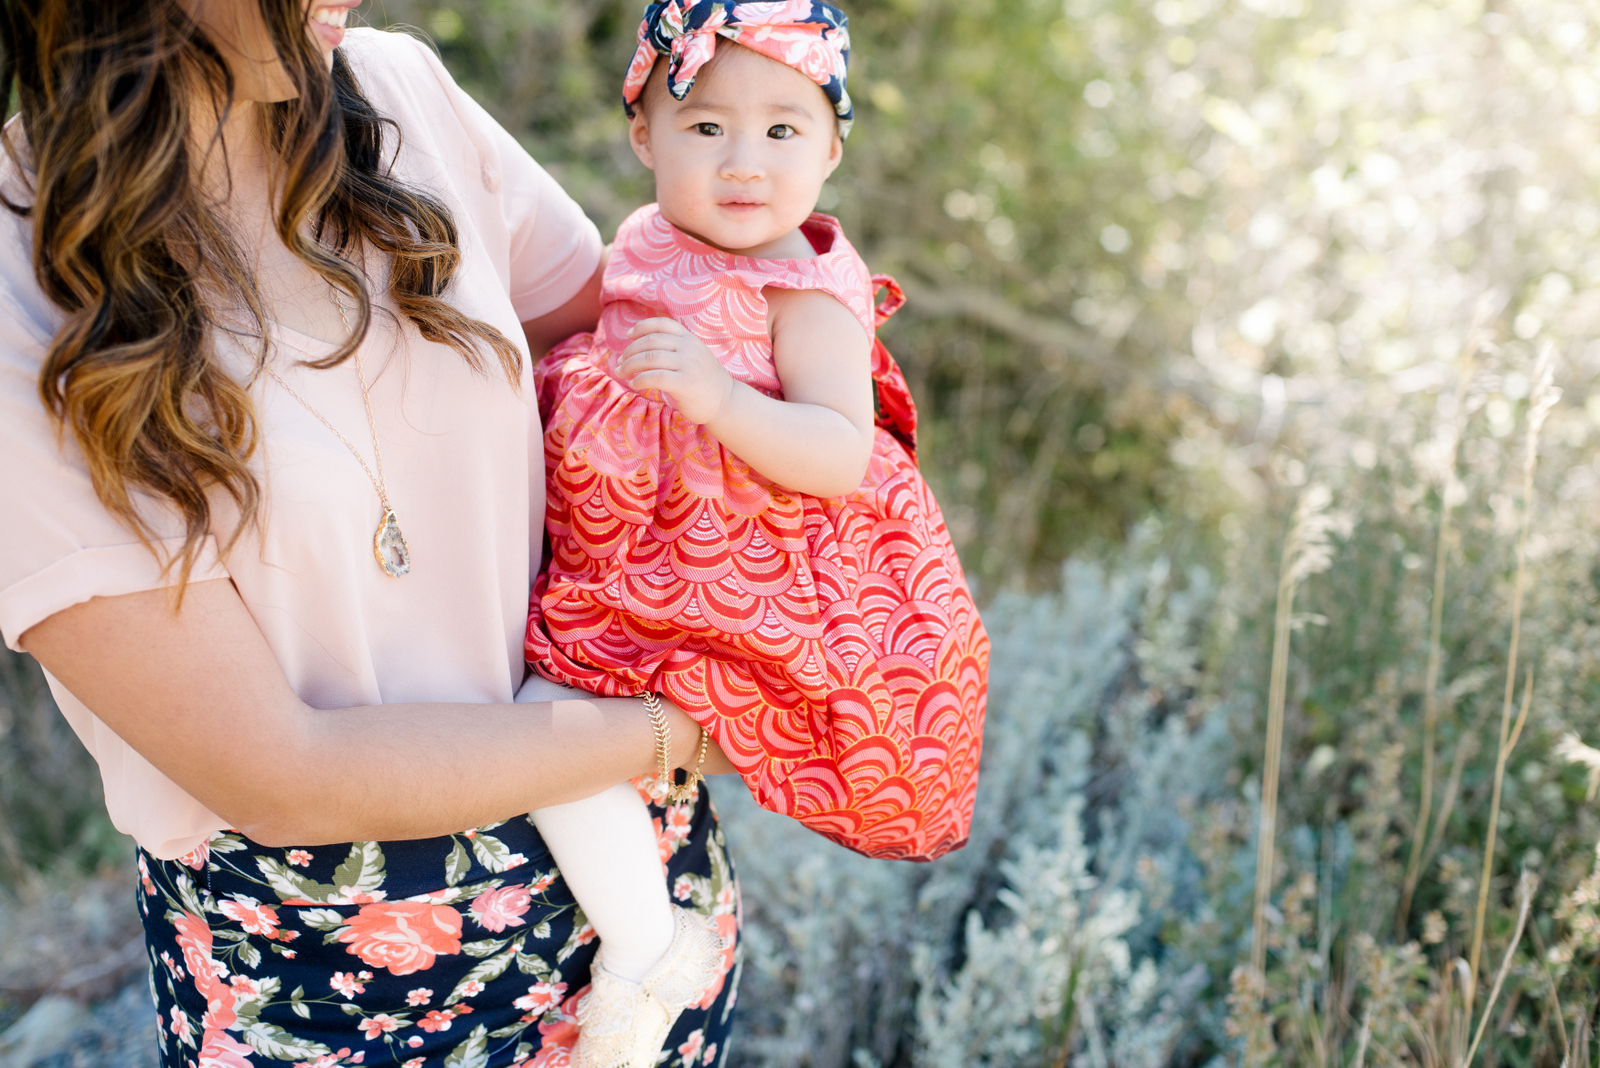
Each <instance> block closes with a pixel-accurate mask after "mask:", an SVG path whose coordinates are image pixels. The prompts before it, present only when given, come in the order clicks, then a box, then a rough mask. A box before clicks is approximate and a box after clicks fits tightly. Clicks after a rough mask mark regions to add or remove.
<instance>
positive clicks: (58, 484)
mask: <svg viewBox="0 0 1600 1068" xmlns="http://www.w3.org/2000/svg"><path fill="white" fill-rule="evenodd" d="M344 47H345V52H346V55H348V56H349V58H350V62H351V65H352V67H353V68H354V69H355V71H356V73H357V76H358V78H359V79H360V81H361V84H362V87H363V89H364V90H365V92H366V94H367V95H368V97H369V99H370V100H371V101H372V103H373V104H374V105H375V106H376V107H377V108H378V110H379V111H380V112H381V113H383V114H384V115H386V116H388V117H389V118H392V119H394V120H395V121H396V123H397V124H398V126H399V131H398V132H399V137H398V138H397V137H396V135H395V131H394V130H390V131H389V134H388V138H387V141H386V147H388V148H389V149H390V150H391V151H393V150H394V148H395V144H396V141H397V140H398V141H399V142H400V145H399V149H398V156H397V157H396V159H395V164H394V167H395V171H396V172H397V174H398V175H399V176H400V177H401V178H403V179H404V180H405V181H407V182H409V183H411V184H412V185H414V186H418V187H421V188H424V189H426V190H428V191H430V192H432V193H433V194H434V195H436V196H438V197H439V198H440V199H442V200H443V201H444V202H445V203H447V204H448V205H449V207H450V208H451V210H452V211H453V212H454V214H455V219H456V223H457V225H458V227H459V229H460V242H461V252H462V262H461V267H460V270H459V272H458V274H457V276H456V278H455V281H454V284H453V286H452V287H451V289H450V290H449V291H448V293H447V297H448V299H450V300H451V301H452V302H453V303H454V304H455V305H456V306H457V307H458V308H460V309H461V310H462V311H463V312H465V313H466V314H468V315H471V316H473V317H476V318H478V319H482V320H484V321H486V322H488V323H491V324H492V325H494V326H495V327H497V328H498V329H499V330H500V331H501V332H502V333H504V334H505V335H506V337H508V338H510V339H511V340H512V341H513V342H514V343H515V344H516V345H517V347H518V348H519V349H522V350H524V367H523V385H522V389H521V391H520V392H519V391H517V390H514V389H512V387H511V386H510V384H509V383H508V382H507V381H506V379H505V376H504V375H503V374H502V373H500V372H499V370H498V368H497V367H495V366H494V360H493V356H492V354H490V355H489V363H488V365H487V366H486V369H485V371H484V372H474V371H473V370H471V369H470V368H469V367H468V366H467V364H466V362H465V361H464V360H463V359H462V358H461V356H460V355H458V354H457V353H456V352H455V351H453V350H451V349H449V348H447V347H444V346H441V345H436V344H433V343H431V342H428V341H426V340H424V339H423V338H422V337H421V335H420V334H419V333H418V332H417V330H416V328H415V327H413V326H411V325H410V324H409V323H404V324H403V326H402V325H397V322H398V320H397V319H396V318H395V317H394V316H392V315H385V314H384V308H383V303H384V302H383V301H382V300H381V299H380V300H379V301H378V305H379V309H378V312H377V314H375V316H374V320H373V332H372V335H371V336H370V338H369V340H368V341H367V342H366V344H365V345H364V347H363V349H362V360H363V364H364V366H365V368H366V372H367V376H368V380H369V383H370V385H371V387H372V403H373V410H374V417H375V421H376V424H377V431H378V436H379V439H380V440H381V442H382V446H383V470H384V475H385V478H386V481H387V485H388V492H389V498H390V502H391V504H392V505H393V507H394V509H395V512H396V514H397V515H398V517H399V520H400V524H401V527H402V529H403V530H404V532H405V536H406V539H407V541H408V542H409V543H410V548H411V555H412V560H413V567H412V571H411V574H409V575H407V576H405V577H403V578H390V577H388V576H387V575H385V574H384V573H383V571H382V570H380V568H379V566H378V564H377V562H376V560H375V559H374V557H373V550H372V538H373V531H374V529H375V527H376V526H377V524H378V520H379V518H380V514H381V511H380V508H379V504H378V498H377V494H376V493H375V492H374V490H373V488H372V484H371V483H370V482H369V481H368V479H367V476H366V475H365V474H364V473H363V472H362V470H361V467H360V465H359V464H357V462H356V460H355V459H354V457H352V456H351V455H350V453H349V451H348V450H347V449H346V448H345V446H344V445H342V444H341V443H340V442H339V440H338V439H337V438H336V437H335V436H334V435H333V434H331V433H329V431H328V429H327V428H326V427H325V426H324V425H323V424H322V423H321V422H319V421H318V420H317V419H316V418H315V417H314V416H312V415H311V414H310V413H309V412H307V411H306V409H305V408H303V407H302V406H301V405H300V404H299V403H298V402H297V401H295V400H294V398H292V397H290V396H289V395H287V394H286V393H285V392H284V390H283V388H282V387H281V386H279V385H278V384H277V383H276V382H274V381H273V380H272V378H271V377H269V376H267V375H260V376H257V377H256V379H255V381H254V382H253V383H252V385H251V391H252V393H253V395H254V397H255V401H256V404H257V407H258V411H259V417H260V430H261V435H262V448H261V450H260V452H259V453H258V455H257V457H256V460H255V463H256V468H257V472H258V475H259V477H260V479H261V481H262V484H263V487H264V489H265V494H266V496H265V500H266V504H265V508H264V511H263V513H262V521H261V523H260V524H259V529H258V530H252V531H250V532H247V533H246V534H245V535H244V536H243V537H242V538H241V539H240V540H239V541H238V542H237V543H236V544H235V546H234V548H233V549H232V550H231V551H230V552H229V553H228V554H227V556H226V557H225V558H219V557H218V549H217V545H218V541H217V539H216V538H215V537H213V538H211V539H208V541H207V543H206V546H205V551H204V553H203V555H202V558H201V560H200V563H199V566H198V567H197V568H196V569H195V572H194V576H193V577H194V580H195V581H203V580H207V579H220V578H229V579H232V581H233V583H234V585H235V586H236V587H237V588H238V590H239V594H240V596H241V597H242V598H243V599H244V602H245V604H246V605H247V606H248V608H249V610H250V612H251V614H252V615H253V616H254V617H255V619H256V622H257V623H259V624H260V626H261V630H262V633H263V634H265V635H266V638H267V641H268V642H269V643H270V645H271V647H272V649H273V651H274V652H275V653H276V654H277V657H278V660H279V662H280V663H281V664H282V666H283V670H284V673H285V674H286V675H287V676H288V679H289V682H290V684H291V685H292V686H293V687H294V689H295V690H296V692H297V693H299V695H300V697H301V698H302V699H303V700H305V701H306V702H307V703H308V704H310V705H312V706H313V707H316V708H330V709H331V708H342V707H349V706H353V705H372V704H379V703H388V702H399V701H442V702H468V703H470V702H507V701H510V700H511V698H512V694H513V692H514V690H515V688H516V687H517V685H518V684H519V683H520V682H521V681H522V678H523V673H524V672H523V661H522V630H523V624H524V622H525V620H526V613H527V600H528V587H529V579H530V575H532V574H533V573H534V572H536V571H537V570H538V564H539V552H540V547H541V541H542V537H541V535H542V530H543V520H544V481H543V478H542V477H541V474H542V468H541V466H540V459H539V457H540V452H539V450H540V427H539V417H538V412H537V410H536V408H535V405H534V395H533V390H532V389H531V387H530V385H529V382H528V368H527V358H526V352H525V344H524V341H523V338H522V332H521V329H520V327H519V325H518V324H519V323H520V322H521V321H523V320H526V319H530V318H533V317H535V316H538V315H541V314H544V313H545V312H548V311H552V310H554V309H555V308H558V307H560V306H561V305H562V304H564V303H566V301H567V300H569V299H570V298H571V297H573V296H574V295H575V294H576V293H577V292H578V291H579V290H580V289H581V288H582V287H583V285H584V283H585V282H586V281H587V280H588V279H589V278H590V277H591V275H593V273H594V270H595V268H596V266H597V265H598V263H599V257H600V237H599V234H598V232H597V231H596V229H595V227H594V225H593V224H592V223H590V222H589V221H588V220H587V219H586V218H585V217H584V215H583V212H582V211H581V210H580V209H579V207H578V206H577V204H575V203H574V202H573V200H572V199H571V198H570V197H568V196H567V195H566V193H564V192H563V191H562V190H561V188H560V187H559V186H558V185H557V184H556V183H555V181H554V180H553V179H552V178H551V177H550V176H549V175H548V174H546V173H545V171H544V170H543V169H542V168H540V166H539V165H538V164H537V163H535V162H534V161H533V160H532V159H531V158H530V157H529V156H528V154H527V153H526V152H524V151H523V150H522V149H521V148H520V147H519V146H518V145H517V143H516V141H515V140H513V139H512V137H511V136H510V135H509V134H507V133H506V132H505V131H504V130H503V129H502V128H501V127H500V126H499V125H497V124H496V123H495V122H494V120H493V119H491V118H490V117H489V116H488V114H487V113H485V112H484V111H483V109H482V108H480V107H479V106H478V105H477V104H475V103H474V102H473V101H472V100H471V99H470V98H469V97H467V95H466V94H465V93H463V92H462V91H461V90H460V89H459V88H458V87H457V86H456V85H455V84H454V83H453V82H452V81H451V79H450V76H449V75H448V74H447V73H446V72H445V70H444V68H443V67H442V66H441V65H440V64H439V61H438V60H437V59H436V58H435V57H434V56H433V54H432V53H431V52H430V51H429V50H428V49H427V48H426V47H425V46H424V45H422V44H421V43H419V42H417V41H415V40H413V39H412V38H409V37H405V36H402V35H399V34H389V33H380V32H377V31H373V30H353V31H351V32H350V34H349V35H348V38H347V42H346V44H345V46H344ZM0 185H3V188H4V190H5V192H6V193H7V195H8V196H9V198H10V199H12V200H13V201H17V200H19V199H20V200H21V201H22V202H24V203H25V202H26V201H27V198H28V197H27V191H26V185H25V182H24V180H23V176H22V175H21V174H19V172H18V170H17V169H16V167H15V166H14V165H11V164H9V163H7V164H5V166H4V170H3V172H0ZM31 242H32V236H31V228H30V223H29V222H28V220H26V219H22V218H17V217H15V216H13V215H11V214H10V213H8V212H3V211H0V634H3V635H4V638H5V642H6V644H7V645H8V646H10V647H11V648H13V649H16V648H19V642H20V640H21V637H22V635H23V634H24V633H25V632H26V631H27V630H28V628H30V627H32V626H33V625H34V624H36V623H38V622H40V621H41V620H43V619H45V618H47V617H49V616H51V615H53V614H54V613H56V612H59V611H61V610H62V609H65V608H68V607H70V606H72V605H74V604H78V603H80V602H82V601H86V600H88V599H89V598H91V597H109V596H116V595H119V594H127V593H135V592H139V591H143V590H151V589H156V588H161V587H164V586H168V585H170V584H171V583H172V581H173V576H172V575H170V574H167V575H163V573H162V567H161V565H160V563H159V562H158V561H157V559H156V558H155V556H153V555H152V554H151V552H150V551H149V550H147V549H146V548H144V547H143V546H142V545H140V544H139V542H138V540H137V539H136V538H135V537H134V536H133V535H132V534H131V533H130V532H129V531H128V529H127V528H126V527H124V526H122V525H120V524H119V523H118V522H117V521H116V520H115V519H113V518H112V517H111V516H110V515H109V514H108V513H107V512H106V511H105V509H104V508H103V507H102V506H101V505H100V503H99V500H98V499H97V498H96V496H95V493H94V490H93V488H92V486H91V485H90V481H89V476H88V473H87V471H86V469H85V466H84V463H83V459H82V457H81V455H80V454H79V452H78V450H77V449H76V447H75V446H74V445H73V444H72V442H71V438H70V436H68V438H67V440H66V441H65V442H64V443H63V442H61V441H59V439H58V437H57V433H56V428H55V426H54V425H53V424H52V422H51V420H50V419H49V417H48V416H47V414H46V412H45V410H44V408H43V406H42V404H41V402H40V400H39V369H40V366H41V363H42V361H43V359H44V354H45V350H46V348H47V346H48V345H49V343H50V341H51V338H52V337H53V336H54V334H55V332H56V330H57V328H58V326H59V325H60V323H61V321H62V316H61V313H60V311H59V309H57V308H56V307H55V306H54V305H52V304H51V303H50V302H49V301H48V300H47V299H45V297H44V296H43V294H42V293H41V292H40V290H39V288H38V286H37V284H36V283H35V280H34V273H33V267H32V263H31ZM380 270H381V268H380ZM374 288H375V289H381V285H380V286H375V287H374ZM271 334H272V340H273V345H272V348H271V355H270V356H269V361H270V365H271V367H272V368H273V369H274V370H275V371H277V373H278V374H279V375H280V376H282V377H283V379H284V380H285V381H287V382H288V383H289V384H290V385H291V386H293V388H294V389H295V390H296V391H297V392H299V393H300V394H301V395H302V396H303V397H305V398H306V399H307V400H308V401H310V402H311V404H312V405H314V406H315V407H316V408H317V409H318V410H319V411H320V412H321V413H322V414H323V415H324V416H326V417H327V419H328V420H329V421H330V422H332V424H333V425H334V426H336V427H338V428H339V430H340V431H341V432H342V433H343V434H344V436H345V437H346V438H348V439H349V440H350V441H351V442H352V443H353V444H354V445H355V446H356V448H358V449H359V450H361V452H362V455H363V456H365V457H366V459H367V461H368V463H369V464H370V463H371V462H372V456H371V452H372V437H371V433H370V431H369V430H368V426H367V419H366V415H365V413H364V411H363V408H362V402H361V391H360V387H359V386H358V384H357V379H356V368H355V364H354V362H353V361H346V362H345V363H343V364H341V365H339V366H338V367H335V368H333V369H331V370H326V371H315V370H311V369H309V368H307V367H305V366H303V365H302V363H301V361H304V360H306V359H308V358H312V357H317V356H320V355H323V354H324V353H326V352H328V351H330V350H331V346H329V345H327V344H325V343H323V342H321V341H317V340H315V339H312V338H308V337H305V336H303V335H300V334H296V333H293V332H292V331H289V330H286V329H282V328H273V329H272V331H271ZM218 358H219V359H221V360H222V361H223V363H224V365H225V366H226V367H228V368H229V370H230V371H231V372H232V373H234V374H235V375H236V377H238V378H239V379H240V380H241V381H243V380H248V379H249V377H250V368H251V360H252V359H253V353H252V351H251V347H250V346H248V345H241V346H238V347H231V346H230V347H227V348H224V349H223V350H222V351H221V352H220V353H219V354H218ZM222 512H223V514H222V516H221V518H219V520H218V522H217V523H216V524H215V529H216V530H217V531H221V532H224V533H225V532H226V531H227V530H229V529H231V526H232V524H231V522H230V516H229V515H228V514H227V509H226V508H223V509H222ZM147 514H148V515H149V516H150V517H151V518H152V521H153V522H154V524H155V525H156V527H157V528H158V530H159V531H160V532H161V534H162V535H163V536H164V537H170V538H171V539H172V540H169V541H166V542H165V543H164V544H165V547H166V548H168V549H171V548H172V547H174V546H178V545H181V544H182V538H181V533H182V527H181V525H180V524H178V523H177V522H175V521H174V520H173V519H172V517H171V516H170V515H168V514H167V513H165V512H164V511H163V510H162V509H161V508H159V507H157V506H156V505H154V504H150V505H149V506H148V508H147ZM530 531H531V532H533V536H532V537H530ZM129 637H130V636H127V635H121V636H117V640H120V641H126V640H128V639H129ZM134 640H136V638H135V639H134ZM88 652H89V653H91V654H92V652H93V651H92V650H89V651H88ZM218 670H219V671H222V670H226V666H225V665H220V664H219V665H218ZM50 685H51V690H52V692H53V693H54V694H55V697H56V700H57V702H58V703H59V704H60V706H61V710H62V711H63V712H64V713H65V714H66V717H67V719H68V721H69V722H70V723H71V724H72V727H73V729H74V730H76V731H77V733H78V736H79V737H80V738H82V739H83V742H84V744H85V745H86V746H88V748H89V751H90V752H91V753H93V754H94V756H95V759H96V760H97V761H99V764H100V771H101V775H102V778H103V779H104V781H105V792H106V804H107V807H108V808H109V810H110V812H111V817H112V820H113V821H114V822H115V823H116V825H117V827H118V828H120V829H121V830H122V831H124V832H126V833H127V834H130V835H132V836H133V837H134V838H135V839H136V840H137V841H138V842H139V843H140V844H141V845H143V846H144V847H145V848H147V849H148V850H150V851H151V852H152V853H153V854H155V855H156V856H158V857H162V858H172V857H177V856H181V855H182V854H184V853H186V852H188V851H189V850H190V849H192V848H193V847H194V846H195V845H197V844H198V843H199V842H201V841H203V840H204V839H205V837H206V836H207V835H208V834H210V833H211V832H213V831H215V830H219V829H221V828H223V826H224V823H223V821H222V820H220V819H219V818H218V817H217V816H215V815H213V814H212V813H211V812H209V811H207V810H206V808H205V807H204V806H203V805H201V804H200V803H199V802H198V801H196V800H195V799H194V798H192V797H190V796H189V795H188V794H186V793H185V792H184V791H183V790H182V789H180V788H179V787H178V786H177V784H175V783H174V782H173V781H172V780H171V779H169V778H168V777H167V776H165V775H163V774H162V773H161V772H160V771H158V770H156V768H155V767H153V766H152V765H151V764H150V763H149V761H147V760H145V759H144V757H142V756H141V755H140V754H138V753H136V752H135V751H134V750H133V749H132V748H130V747H129V746H128V745H127V744H126V743H125V742H123V741H122V739H121V738H119V737H118V736H117V735H116V734H114V733H113V732H112V731H111V730H110V729H109V728H107V727H106V726H105V724H104V723H102V722H101V721H100V720H99V719H98V718H97V717H96V716H95V715H94V714H93V713H92V712H90V711H89V709H87V708H85V707H84V705H83V704H82V703H81V702H79V701H78V700H76V699H75V698H74V697H73V696H72V694H70V693H68V692H67V691H66V690H65V689H64V688H63V687H62V686H61V685H60V683H59V682H57V681H56V680H55V679H51V680H50Z"/></svg>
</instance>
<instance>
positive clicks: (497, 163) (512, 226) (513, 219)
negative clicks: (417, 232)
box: [345, 30, 601, 321]
mask: <svg viewBox="0 0 1600 1068" xmlns="http://www.w3.org/2000/svg"><path fill="white" fill-rule="evenodd" d="M347 42H348V43H347V44H346V45H345V48H346V51H347V54H348V55H349V56H350V58H351V61H352V66H353V67H354V69H355V70H356V72H357V75H358V77H359V78H360V79H361V84H362V87H363V90H364V91H366V92H367V94H368V96H369V97H370V98H371V99H372V102H373V104H374V106H376V107H377V108H378V110H379V111H380V112H383V113H384V114H386V115H389V116H390V117H391V118H394V119H395V120H396V121H397V122H398V123H399V124H400V127H401V130H402V134H403V137H404V138H405V140H406V142H407V144H408V145H411V146H415V147H418V148H424V150H427V149H431V150H432V152H433V153H436V154H437V156H438V163H439V164H440V165H441V166H442V167H443V168H444V169H446V170H447V171H449V172H452V173H450V174H449V178H450V179H451V180H452V181H451V184H452V185H454V186H455V188H456V189H457V191H458V192H459V194H460V195H461V197H462V202H463V204H464V206H466V207H467V209H468V210H469V211H472V210H475V209H476V208H477V205H478V203H479V202H481V201H486V203H485V207H486V208H487V209H488V210H489V211H492V212H495V213H497V214H498V218H496V219H494V220H485V219H480V220H479V223H480V232H481V233H482V236H483V239H484V241H485V244H486V245H488V246H490V247H491V251H493V252H496V253H498V254H499V255H500V256H503V257H504V260H503V269H504V270H505V272H506V282H507V290H508V293H509V295H510V298H511V304H512V307H513V308H514V309H515V311H516V313H517V317H518V319H519V320H522V321H526V320H528V319H532V318H535V317H537V316H540V315H543V314H545V313H546V312H550V311H554V310H555V309H557V308H559V307H561V305H563V304H565V303H566V302H567V301H568V300H570V299H571V298H572V297H573V296H575V295H576V294H577V293H578V291H579V290H581V289H582V288H583V286H584V284H585V283H586V282H588V281H589V279H590V278H591V277H592V276H593V275H594V272H595V270H596V268H597V267H598V266H599V264H600V249H601V240H600V231H599V229H598V228H597V227H596V226H595V225H594V223H593V222H591V221H590V220H589V218H588V216H586V215H585V214H584V213H583V209H582V208H581V207H579V206H578V203H577V201H575V200H573V199H572V197H570V196H569V195H568V194H567V192H566V190H564V189H562V188H561V186H560V185H559V184H558V183H557V182H556V180H555V179H554V178H552V177H551V176H550V174H549V172H548V171H546V170H545V169H544V168H543V167H541V166H540V165H539V164H538V163H537V162H536V161H535V160H534V158H533V157H532V156H530V155H529V154H528V153H527V151H526V150H525V149H524V148H523V147H522V146H521V145H520V144H518V143H517V140H516V138H514V137H512V136H511V134H510V133H508V132H507V131H506V129H505V128H504V127H503V126H501V125H500V124H499V123H498V122H496V121H495V120H494V118H493V117H492V116H490V114H489V113H488V112H487V111H485V110H484V109H483V107H482V106H481V105H480V104H478V102H477V101H475V100H473V99H472V97H470V96H468V95H467V93H466V92H465V91H464V90H462V88H461V87H460V86H458V85H457V84H456V83H455V79H453V78H452V77H451V76H450V72H449V71H447V70H446V69H445V68H444V64H442V63H441V62H440V61H439V58H438V57H437V56H435V55H434V54H433V52H432V51H431V50H430V49H429V48H428V47H427V46H426V45H425V44H423V43H422V42H421V41H419V40H417V39H416V38H413V37H409V36H407V35H405V34H399V33H385V32H381V31H377V30H354V31H351V33H350V35H349V36H348V37H347ZM408 76H412V77H408ZM419 83H420V84H419ZM441 93H442V95H443V101H442V102H443V103H445V104H447V105H448V111H442V110H441V108H440V107H439V104H440V103H441V101H440V94H441ZM430 96H431V97H432V99H431V100H429V99H427V97H430ZM451 120H453V122H452V121H451ZM446 124H449V125H453V126H455V127H456V128H457V129H458V130H459V132H460V134H461V135H464V138H465V140H466V142H467V144H466V145H465V146H463V147H468V148H469V151H466V152H461V151H455V150H453V149H452V145H451V142H452V140H453V138H452V136H451V135H452V134H454V133H456V130H450V129H446V128H445V126H446ZM469 172H470V173H469ZM485 194H486V197H485V196H484V195H485ZM491 222H492V223H493V224H494V225H492V226H491V225H489V223H491ZM496 229H498V230H499V231H501V233H492V232H491V231H492V230H496ZM502 234H503V238H504V242H505V243H504V245H503V247H495V246H499V245H500V240H501V236H502ZM497 258H499V256H497Z"/></svg>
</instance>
